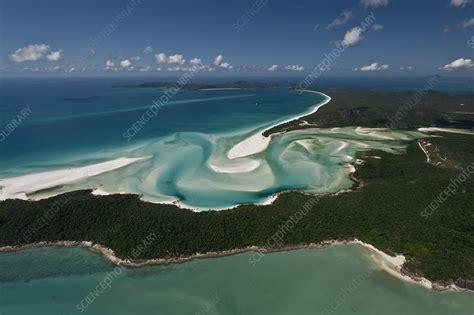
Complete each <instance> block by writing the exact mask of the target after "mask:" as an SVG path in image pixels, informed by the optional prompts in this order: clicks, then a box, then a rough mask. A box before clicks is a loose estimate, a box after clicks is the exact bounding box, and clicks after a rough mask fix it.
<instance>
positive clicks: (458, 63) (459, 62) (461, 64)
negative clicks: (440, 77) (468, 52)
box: [440, 58, 474, 70]
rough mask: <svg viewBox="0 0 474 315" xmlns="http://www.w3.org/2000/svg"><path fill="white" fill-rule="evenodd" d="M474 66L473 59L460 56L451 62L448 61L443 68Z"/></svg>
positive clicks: (454, 68)
mask: <svg viewBox="0 0 474 315" xmlns="http://www.w3.org/2000/svg"><path fill="white" fill-rule="evenodd" d="M472 67H474V63H473V62H472V60H471V59H464V58H459V59H456V60H454V61H453V62H451V63H448V64H447V65H444V66H443V67H442V68H440V69H443V70H456V69H463V68H464V69H468V68H472Z"/></svg>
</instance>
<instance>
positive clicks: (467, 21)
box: [462, 18, 474, 28]
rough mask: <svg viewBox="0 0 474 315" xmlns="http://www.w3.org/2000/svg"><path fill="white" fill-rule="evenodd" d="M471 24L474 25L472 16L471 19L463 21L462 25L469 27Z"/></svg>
mask: <svg viewBox="0 0 474 315" xmlns="http://www.w3.org/2000/svg"><path fill="white" fill-rule="evenodd" d="M469 26H474V18H472V19H470V20H464V21H463V22H462V27H464V28H466V27H469Z"/></svg>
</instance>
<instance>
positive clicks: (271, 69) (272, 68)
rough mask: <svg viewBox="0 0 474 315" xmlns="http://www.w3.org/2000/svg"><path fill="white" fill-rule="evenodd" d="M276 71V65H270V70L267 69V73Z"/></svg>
mask: <svg viewBox="0 0 474 315" xmlns="http://www.w3.org/2000/svg"><path fill="white" fill-rule="evenodd" d="M277 69H278V65H272V66H271V67H270V68H268V71H275V70H277Z"/></svg>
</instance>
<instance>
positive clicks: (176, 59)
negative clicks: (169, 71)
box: [168, 54, 186, 65]
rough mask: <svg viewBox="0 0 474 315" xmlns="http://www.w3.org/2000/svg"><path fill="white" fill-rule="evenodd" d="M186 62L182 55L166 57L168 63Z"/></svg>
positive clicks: (180, 63)
mask: <svg viewBox="0 0 474 315" xmlns="http://www.w3.org/2000/svg"><path fill="white" fill-rule="evenodd" d="M185 62H186V60H185V59H184V57H183V55H180V54H176V55H172V56H169V57H168V63H176V64H179V65H182V64H184V63H185Z"/></svg>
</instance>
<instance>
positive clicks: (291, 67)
mask: <svg viewBox="0 0 474 315" xmlns="http://www.w3.org/2000/svg"><path fill="white" fill-rule="evenodd" d="M285 69H286V70H289V71H303V70H304V67H303V66H300V65H287V66H285Z"/></svg>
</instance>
